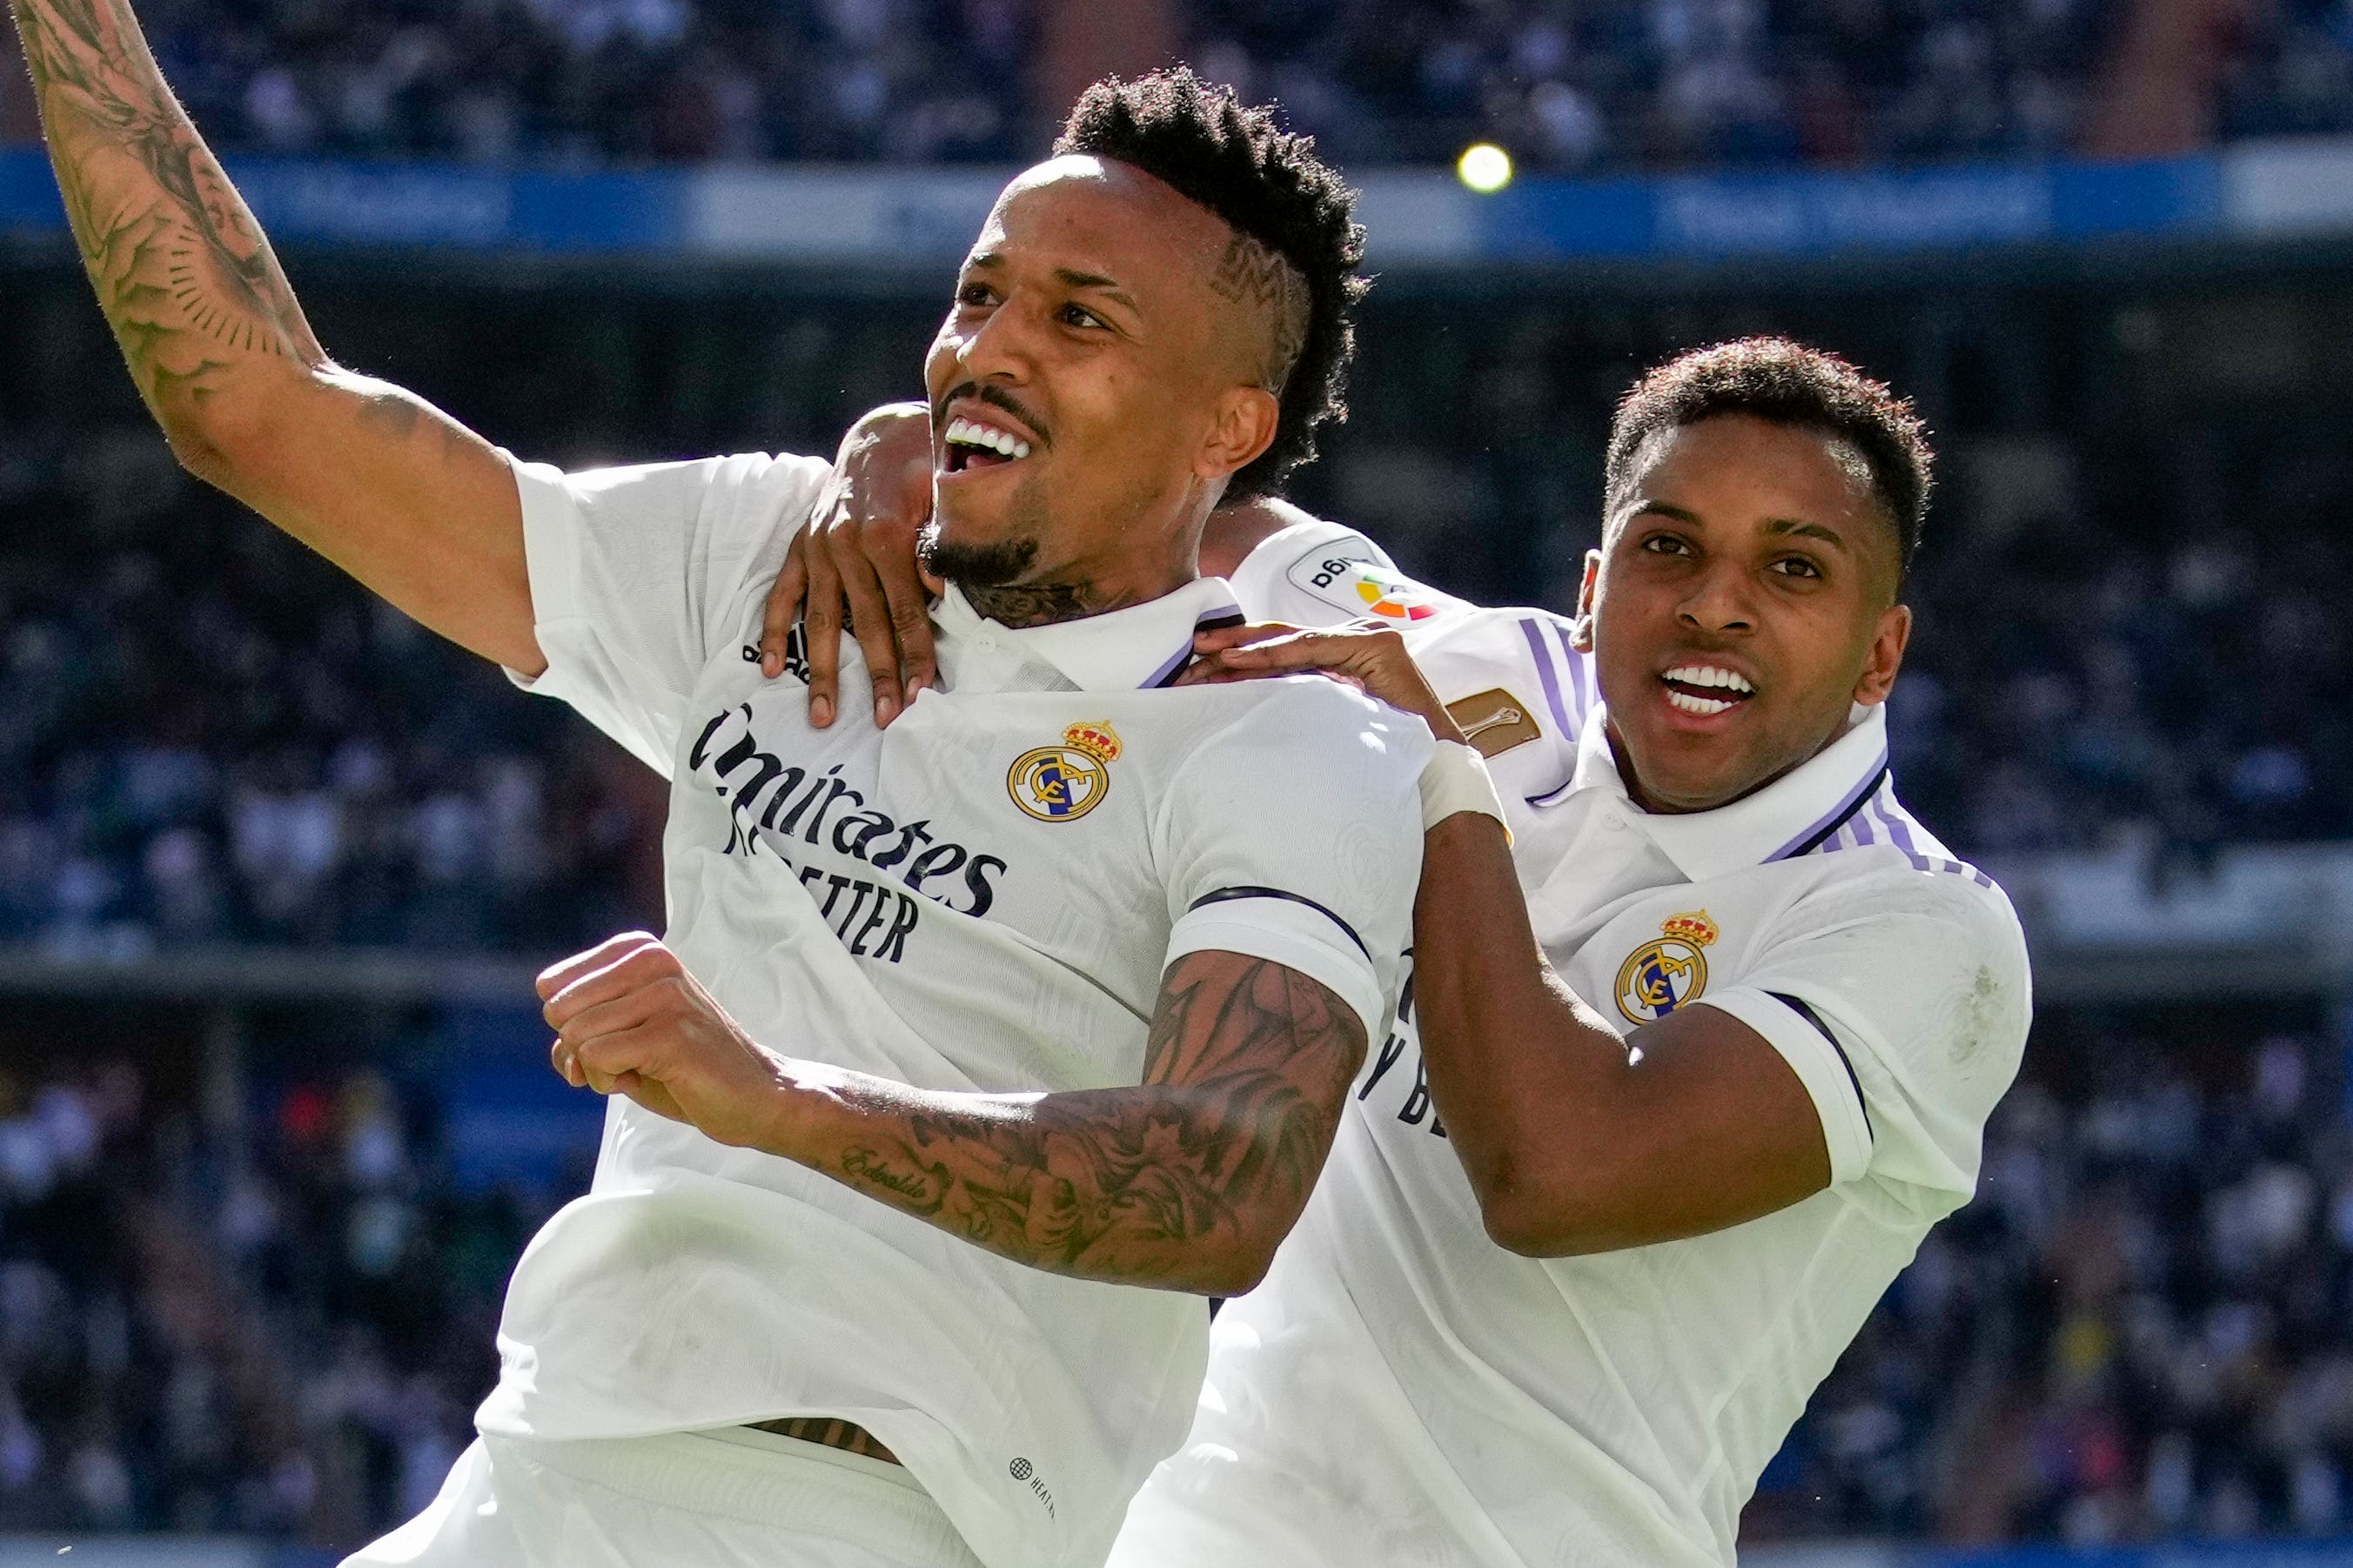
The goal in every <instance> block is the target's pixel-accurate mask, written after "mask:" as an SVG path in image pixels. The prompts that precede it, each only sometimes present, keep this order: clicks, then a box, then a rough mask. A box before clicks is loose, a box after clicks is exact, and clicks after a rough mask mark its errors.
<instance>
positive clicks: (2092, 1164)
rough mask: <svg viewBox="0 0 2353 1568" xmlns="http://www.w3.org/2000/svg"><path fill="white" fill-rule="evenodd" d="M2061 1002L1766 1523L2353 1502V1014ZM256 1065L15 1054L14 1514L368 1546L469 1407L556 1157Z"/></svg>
mask: <svg viewBox="0 0 2353 1568" xmlns="http://www.w3.org/2000/svg"><path fill="white" fill-rule="evenodd" d="M2047 1030H2048V1026H2047V1024H2046V1034H2045V1037H2044V1038H2045V1040H2046V1041H2049V1040H2050V1039H2051V1036H2050V1034H2049V1033H2048V1032H2047ZM2060 1035H2061V1038H2060V1039H2059V1040H2058V1041H2057V1042H2056V1045H2055V1048H2046V1049H2045V1050H2044V1054H2043V1057H2042V1060H2041V1061H2040V1062H2039V1063H2038V1064H2036V1065H2035V1066H2034V1067H2033V1068H2032V1069H2031V1074H2039V1075H2041V1078H2040V1079H2039V1080H2038V1079H2037V1078H2035V1077H2033V1076H2030V1079H2029V1081H2028V1082H2027V1083H2025V1084H2022V1085H2021V1087H2020V1089H2018V1090H2017V1091H2016V1092H2015V1093H2014V1094H2013V1095H2012V1097H2011V1099H2010V1101H2009V1103H2008V1104H2007V1105H2005V1107H2004V1108H2003V1110H2001V1112H2000V1115H1999V1117H1998V1118H1997V1121H1996V1124H1995V1127H1994V1129H1993V1131H1992V1133H1991V1135H1990V1138H1989V1145H1988V1158H1987V1163H1986V1177H1985V1182H1984V1187H1983V1193H1982V1195H1981V1196H1980V1198H1979V1199H1978V1202H1977V1203H1976V1204H1975V1205H1972V1206H1971V1207H1970V1208H1969V1209H1968V1210H1967V1211H1965V1213H1964V1214H1963V1215H1960V1216H1959V1217H1957V1218H1956V1219H1955V1220H1953V1221H1951V1222H1948V1223H1947V1225H1946V1226H1944V1227H1943V1228H1942V1229H1940V1230H1938V1231H1937V1232H1936V1233H1935V1234H1934V1235H1933V1236H1932V1237H1930V1239H1929V1241H1928V1243H1927V1245H1926V1247H1925V1248H1924V1250H1923V1252H1922V1254H1921V1256H1920V1258H1919V1260H1918V1261H1917V1262H1915V1264H1914V1265H1913V1267H1912V1268H1911V1269H1910V1270H1909V1271H1907V1272H1906V1273H1905V1275H1904V1276H1903V1277H1902V1279H1900V1280H1899V1281H1898V1283H1897V1285H1896V1288H1895V1289H1894V1292H1893V1293H1892V1294H1891V1295H1890V1296H1889V1298H1888V1299H1887V1300H1886V1301H1885V1302H1884V1303H1883V1305H1882V1307H1881V1308H1880V1310H1879V1311H1878V1312H1877V1314H1876V1315H1875V1316H1874V1317H1873V1320H1872V1322H1871V1324H1870V1326H1869V1327H1868V1328H1867V1329H1866V1331H1864V1333H1863V1335H1862V1338H1861V1340H1860V1341H1859V1342H1858V1343H1857V1344H1856V1346H1855V1347H1854V1349H1852V1351H1850V1352H1848V1354H1847V1355H1846V1357H1845V1358H1844V1360H1843V1361H1842V1362H1841V1365H1840V1368H1839V1370H1838V1372H1837V1373H1836V1374H1835V1375H1834V1376H1833V1378H1832V1380H1831V1383H1829V1384H1826V1385H1825V1387H1824V1388H1823V1390H1822V1391H1821V1393H1820V1394H1819V1395H1818V1396H1817V1397H1816V1399H1815V1401H1814V1404H1813V1405H1812V1407H1811V1409H1810V1413H1809V1414H1808V1415H1807V1417H1806V1419H1805V1420H1804V1421H1803V1422H1802V1423H1801V1424H1800V1425H1799V1428H1798V1430H1797V1432H1796V1433H1795V1434H1794V1435H1793V1436H1792V1438H1791V1440H1790V1442H1789V1444H1788V1447H1787V1449H1786V1450H1785V1451H1784V1453H1783V1454H1782V1456H1781V1457H1780V1458H1779V1459H1778V1460H1777V1461H1776V1463H1775V1465H1774V1466H1773V1468H1771V1469H1770V1470H1769V1471H1768V1472H1767V1476H1766V1478H1765V1480H1764V1483H1763V1485H1762V1486H1761V1488H1760V1489H1759V1493H1758V1497H1757V1501H1756V1503H1755V1504H1754V1505H1752V1509H1751V1512H1750V1515H1749V1521H1748V1534H1749V1536H1750V1537H1751V1538H1752V1539H1757V1540H1765V1539H1774V1538H1779V1537H1787V1536H1793V1535H1811V1534H1817V1533H1831V1532H1835V1533H1846V1534H1852V1533H1864V1534H1887V1535H1900V1536H1918V1535H1927V1536H1932V1537H1937V1538H1942V1539H1947V1540H1962V1541H1972V1540H1978V1541H1982V1540H2000V1539H2008V1538H2048V1537H2053V1536H2057V1537H2063V1538H2066V1539H2069V1540H2073V1541H2077V1542H2102V1541H2129V1540H2136V1539H2148V1538H2174V1537H2179V1536H2182V1535H2196V1536H2205V1537H2217V1538H2225V1539H2228V1538H2242V1537H2248V1536H2253V1535H2258V1534H2280V1533H2306V1534H2326V1533H2331V1532H2337V1531H2344V1530H2347V1529H2348V1528H2353V1468H2348V1467H2353V1329H2348V1324H2353V1300H2348V1293H2353V1121H2348V1104H2347V1102H2346V1100H2345V1098H2344V1094H2343V1090H2344V1088H2345V1078H2344V1074H2343V1072H2342V1070H2341V1059H2342V1056H2343V1044H2342V1042H2341V1041H2337V1042H2334V1043H2332V1042H2331V1041H2330V1040H2329V1039H2328V1038H2327V1037H2326V1035H2325V1034H2323V1033H2320V1032H2316V1031H2313V1030H2309V1029H2306V1030H2302V1031H2299V1030H2295V1029H2292V1028H2280V1029H2276V1030H2273V1031H2272V1032H2270V1033H2268V1034H2266V1033H2265V1031H2264V1029H2263V1027H2261V1026H2250V1025H2249V1024H2248V1023H2247V1022H2246V1021H2245V1020H2243V1019H2236V1020H2207V1021H2205V1022H2203V1023H2198V1024H2193V1025H2190V1026H2184V1025H2183V1023H2182V1021H2181V1020H2179V1019H2178V1018H2176V1019H2170V1020H2168V1019H2164V1018H2158V1019H2153V1020H2152V1019H2135V1018H2130V1017H2121V1016H2120V1017H2108V1018H2084V1017H2076V1018H2073V1019H2071V1020H2068V1021H2066V1022H2065V1023H2064V1024H2063V1025H2062V1026H2061V1028H2060ZM62 1058H63V1053H59V1054H58V1058H57V1059H62ZM2152 1062H2158V1063H2162V1064H2164V1065H2163V1066H2162V1067H2161V1068H2158V1069H2157V1070H2148V1068H2149V1064H2150V1063H2152ZM2126 1063H2129V1064H2131V1065H2130V1066H2129V1067H2126V1066H2124V1065H2121V1064H2126ZM2103 1064H2105V1067H2104V1066H2103ZM258 1076H259V1081H261V1082H263V1083H264V1084H266V1085H267V1087H266V1088H265V1089H262V1090H260V1091H259V1092H258V1095H257V1099H256V1103H255V1104H254V1105H253V1106H251V1107H250V1109H249V1111H248V1127H247V1129H246V1131H245V1132H244V1134H243V1135H242V1137H241V1138H240V1140H239V1141H238V1142H237V1143H235V1144H234V1145H230V1146H229V1147H230V1148H231V1149H233V1151H234V1153H233V1155H231V1156H229V1157H222V1156H221V1154H220V1152H219V1150H218V1148H216V1146H215V1145H214V1144H210V1143H208V1142H206V1138H207V1133H206V1131H205V1130H204V1129H203V1128H202V1127H201V1126H199V1125H198V1121H197V1119H196V1118H195V1115H194V1114H193V1112H192V1110H191V1108H190V1107H189V1105H188V1104H186V1103H185V1101H178V1100H173V1099H171V1098H170V1097H167V1096H165V1095H163V1094H161V1093H159V1092H157V1091H155V1090H154V1089H153V1088H152V1087H151V1086H150V1084H149V1083H148V1082H147V1081H146V1079H144V1078H143V1077H142V1073H141V1072H140V1071H139V1070H138V1069H136V1068H132V1067H131V1066H129V1065H126V1064H125V1063H123V1062H115V1063H110V1064H105V1065H89V1064H87V1063H85V1064H83V1065H78V1066H75V1067H71V1068H64V1069H63V1070H62V1071H61V1072H59V1073H58V1074H57V1075H56V1076H50V1077H46V1078H35V1079H19V1078H12V1077H0V1531H5V1530H8V1529H26V1528H58V1527H72V1526H98V1527H107V1528H144V1529H166V1528H168V1529H175V1530H186V1531H218V1530H235V1531H254V1532H259V1533H262V1534H266V1535H271V1536H277V1537H281V1538H293V1539H299V1540H308V1541H312V1542H322V1543H325V1544H330V1545H333V1544H341V1545H345V1546H348V1545H351V1544H353V1543H356V1542H359V1541H361V1540H364V1539H365V1538H366V1537H368V1536H369V1535H370V1534H372V1533H373V1532H374V1531H377V1530H379V1529H381V1528H383V1527H385V1525H387V1524H389V1523H391V1522H393V1521H396V1520H398V1519H401V1518H404V1517H406V1516H408V1515H409V1514H411V1513H413V1512H415V1511H416V1510H417V1508H418V1507H420V1506H421V1505H422V1503H423V1502H424V1501H425V1500H427V1498H428V1497H429V1495H430V1493H431V1490H432V1489H433V1488H434V1487H435V1486H436V1485H437V1484H438V1481H439V1479H440V1478H441V1477H442V1475H443V1474H444V1472H445V1470H446V1469H447V1467H448V1462H449V1460H450V1458H452V1456H453V1453H454V1450H455V1447H456V1446H458V1445H461V1444H462V1443H463V1442H464V1441H465V1440H466V1433H467V1417H468V1415H469V1413H470V1409H471V1407H472V1405H473V1404H474V1403H475V1402H476V1401H477V1400H478V1399H479V1398H480V1395H481V1394H482V1393H483V1392H484V1391H485V1390H486V1388H487V1387H488V1385H489V1383H490V1381H491V1377H492V1375H493V1373H494V1370H495V1369H494V1367H493V1365H492V1363H491V1351H490V1347H491V1331H492V1327H493V1325H494V1323H495V1321H496V1313H497V1304H498V1300H499V1296H500V1293H501V1288H502V1285H503V1282H504V1278H505V1274H506V1270H507V1269H508V1268H509V1267H510V1266H511V1265H512V1259H513V1258H514V1256H515V1255H516V1253H517V1252H518V1251H519V1250H520V1248H521V1247H522V1242H523V1240H524V1238H525V1237H527V1236H528V1234H529V1233H530V1230H531V1228H532V1227H533V1226H534V1225H535V1223H536V1222H537V1220H538V1218H539V1217H541V1215H542V1214H543V1209H544V1207H545V1206H546V1205H548V1204H549V1203H550V1202H552V1201H553V1197H554V1194H552V1193H551V1192H549V1191H545V1190H540V1189H535V1188H529V1189H519V1188H515V1187H512V1186H489V1187H483V1186H480V1185H479V1184H461V1183H459V1182H458V1181H456V1180H454V1179H453V1178H452V1175H451V1173H450V1167H449V1163H448V1148H447V1143H446V1140H445V1139H444V1137H443V1135H442V1133H441V1131H440V1129H441V1126H442V1122H441V1118H442V1117H443V1116H444V1115H445V1114H446V1113H447V1112H448V1109H449V1108H448V1105H447V1104H446V1102H445V1101H444V1100H442V1099H441V1098H440V1094H441V1090H440V1089H438V1088H437V1086H436V1084H435V1083H434V1081H433V1080H432V1079H429V1078H427V1077H426V1076H425V1075H422V1074H417V1073H414V1072H412V1073H411V1074H410V1076H409V1077H408V1078H407V1079H406V1081H404V1082H402V1083H401V1084H400V1085H399V1087H397V1088H396V1085H395V1081H394V1080H393V1079H390V1078H388V1077H386V1076H385V1074H384V1073H381V1072H379V1071H376V1070H374V1069H371V1068H344V1069H341V1070H340V1071H337V1072H333V1073H322V1072H320V1071H319V1070H318V1069H316V1068H306V1067H305V1066H303V1065H302V1064H301V1062H299V1061H297V1062H291V1063H279V1064H277V1065H276V1066H274V1067H273V1068H271V1070H269V1071H268V1072H266V1073H264V1074H260V1075H258ZM2054 1078H2055V1079H2060V1080H2066V1079H2070V1078H2073V1079H2078V1080H2080V1081H2074V1082H2067V1081H2061V1082H2057V1083H2054V1082H2052V1081H2051V1080H2052V1079H2054ZM208 1155H210V1156H212V1157H209V1158H208V1157H207V1156H208ZM575 1174H576V1173H575ZM1960 1455H1967V1456H1968V1459H1967V1461H1966V1462H1961V1461H1960V1460H1959V1459H1958V1458H1957V1456H1960Z"/></svg>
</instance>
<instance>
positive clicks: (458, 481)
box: [9, 0, 545, 674]
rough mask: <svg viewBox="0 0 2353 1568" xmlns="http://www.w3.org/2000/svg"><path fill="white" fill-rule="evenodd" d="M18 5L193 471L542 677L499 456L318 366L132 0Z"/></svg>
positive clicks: (174, 441) (483, 649)
mask: <svg viewBox="0 0 2353 1568" xmlns="http://www.w3.org/2000/svg"><path fill="white" fill-rule="evenodd" d="M9 8H10V13H11V15H12V16H14V17H15V19H16V29H17V33H18V36H19V37H20V38H21V39H22V41H23V44H24V51H25V58H26V62H27V64H28V65H30V67H31V68H32V73H33V93H34V98H35V100H36V102H37V104H38V106H39V109H40V114H41V123H42V127H43V130H44V132H46V134H47V141H48V148H49V157H50V161H51V162H52V163H54V164H55V165H56V169H57V175H58V188H59V190H60V191H61V192H62V193H63V195H64V197H65V207H66V215H67V217H68V219H69V221H70V222H71V224H72V226H73V232H74V238H75V240H76V242H77V243H78V244H79V247H80V248H81V257H82V263H83V265H84V267H86V268H88V270H89V272H90V281H91V283H92V284H93V285H95V287H96V288H97V290H98V300H99V305H100V309H101V310H104V311H105V313H106V319H107V321H108V323H109V324H110V325H111V327H112V328H113V329H114V335H115V338H116V341H117V342H120V343H121V346H122V354H123V358H124V359H125V360H126V361H127V362H128V363H129V364H130V367H131V375H132V381H133V382H134V383H135V384H137V386H138V388H139V395H140V396H142V398H144V399H145V400H146V403H147V406H148V408H149V409H150V410H151V411H152V412H153V414H154V416H155V419H156V422H157V423H158V424H160V425H161V426H163V428H164V437H165V438H166V439H167V440H169V441H170V443H171V446H172V450H173V452H174V454H175V455H176V456H177V457H178V458H179V459H180V461H181V462H182V463H183V464H184V465H185V466H186V467H187V468H188V469H189V470H190V471H191V472H193V473H195V474H196V475H197V476H198V477H200V478H202V479H205V480H206V481H207V482H209V483H211V484H214V485H216V486H218V487H219V488H221V489H225V490H227V492H228V493H229V494H231V495H233V496H236V497H237V499H238V500H242V501H244V502H245V503H246V504H247V505H248V506H251V507H252V508H253V509H254V510H257V511H259V512H260V513H261V514H262V515H263V516H265V517H267V518H269V521H272V522H274V523H276V524H278V526H279V527H280V528H283V529H284V530H286V531H288V532H289V533H291V534H292V535H294V536H295V537H296V538H297V539H300V540H301V541H302V542H304V543H306V544H308V545H310V546H311V548H312V549H314V550H316V551H318V552H320V553H321V554H322V555H324V556H326V557H327V558H328V559H329V560H331V561H332V562H334V563H336V564H337V565H339V566H341V567H343V569H344V570H345V571H347V572H349V573H351V574H353V576H355V577H357V578H358V579H359V580H360V581H361V582H362V583H364V584H367V586H368V587H370V588H372V589H374V590H375V592H376V593H378V594H380V595H383V596H384V597H385V598H386V599H388V600H390V601H391V602H392V603H393V604H395V605H398V606H399V607H400V608H401V609H403V610H405V611H406V612H407V613H408V614H410V615H411V616H415V617H416V618H417V619H418V620H419V621H422V622H423V623H424V624H425V625H427V626H430V627H432V628H433V629H434V630H436V631H438V632H440V633H441V634H442V635H444V636H445V637H449V638H451V639H452V640H454V641H456V642H458V643H459V644H461V645H462V646H464V647H468V648H470V649H472V650H473V651H474V652H476V653H480V654H482V655H484V656H485V657H488V658H494V659H497V660H498V661H500V662H501V663H502V664H506V665H510V666H512V667H514V668H518V669H521V670H522V671H524V672H526V673H530V674H536V673H537V672H538V671H539V670H540V669H542V668H544V666H545V660H544V659H543V658H541V657H540V653H539V647H538V643H537V641H536V640H535V639H534V637H533V634H532V612H531V589H530V585H529V583H528V580H527V578H526V576H525V574H524V566H523V551H522V510H521V503H520V502H519V501H518V500H517V498H516V492H515V485H514V479H513V476H512V474H511V473H510V472H509V471H508V469H507V466H506V464H505V462H504V461H503V459H501V458H500V456H499V455H498V453H497V452H496V451H495V450H493V449H492V448H491V447H490V446H489V445H488V444H487V443H486V442H484V441H483V440H482V439H481V438H480V437H477V436H475V435H474V434H473V433H472V432H471V431H469V430H467V429H466V428H465V427H464V426H460V425H459V424H458V423H457V422H456V421H454V420H452V419H450V418H449V417H448V416H446V415H444V414H442V413H440V412H439V411H438V410H437V409H434V408H432V407H431V406H429V405H427V404H426V403H424V402H423V401H422V400H421V399H418V398H417V397H415V396H413V395H410V394H408V393H406V392H404V391H402V390H401V389H400V388H398V387H396V386H393V385H390V384H386V383H384V382H381V381H375V380H372V379H370V378H369V377H366V376H363V375H355V374H352V373H351V372H349V371H345V370H343V369H341V368H339V367H337V366H336V365H335V364H334V363H332V361H330V360H329V359H328V358H327V356H326V353H325V352H324V351H323V350H322V349H321V348H320V346H319V342H318V339H317V338H316V337H314V336H313V335H312V333H311V327H310V323H309V322H307V321H304V320H303V317H302V310H301V306H299V305H297V304H296V303H295V300H294V294H293V290H292V289H290V288H289V287H288V286H287V282H286V276H285V274H284V273H283V272H282V271H281V270H280V268H279V265H278V259H277V258H276V257H275V256H274V255H272V254H271V252H270V248H269V241H268V240H267V239H266V238H265V237H263V235H262V233H261V229H260V227H259V225H257V224H256V223H255V222H254V219H253V215H252V213H250V212H249V211H248V210H247V208H246V205H245V204H244V202H243V201H242V200H241V199H239V197H238V196H237V192H236V190H235V189H234V188H232V187H231V185H230V184H229V182H228V179H227V175H225V174H223V173H222V172H221V167H220V164H219V163H217V162H216V160H215V159H214V157H213V155H212V153H211V152H210V150H209V149H207V148H206V146H205V144H204V142H203V141H202V139H200V138H199V137H198V136H197V135H196V132H195V127H194V126H193V125H192V124H190V123H189V121H188V118H187V116H186V114H185V113H184V112H183V111H182V110H181V108H180V105H179V103H178V102H177V101H176V100H174V98H173V96H172V92H171V89H169V88H168V87H166V86H165V85H164V78H163V75H162V73H161V72H160V71H158V70H157V68H156V66H155V61H154V58H153V56H152V55H151V54H150V53H149V52H148V48H147V44H146V40H145V39H144V38H143V37H142V36H141V34H140V31H139V26H138V22H137V20H136V18H135V17H134V16H132V12H131V8H130V5H129V4H128V0H10V6H9Z"/></svg>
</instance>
